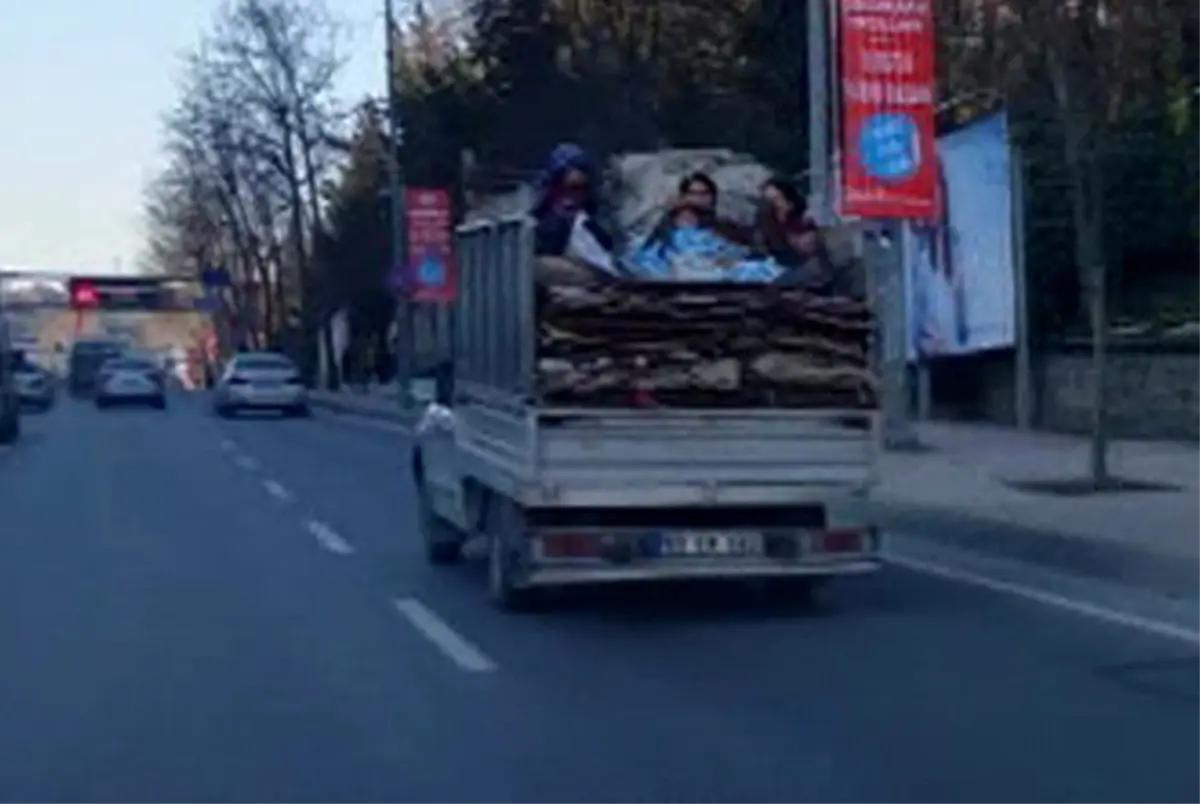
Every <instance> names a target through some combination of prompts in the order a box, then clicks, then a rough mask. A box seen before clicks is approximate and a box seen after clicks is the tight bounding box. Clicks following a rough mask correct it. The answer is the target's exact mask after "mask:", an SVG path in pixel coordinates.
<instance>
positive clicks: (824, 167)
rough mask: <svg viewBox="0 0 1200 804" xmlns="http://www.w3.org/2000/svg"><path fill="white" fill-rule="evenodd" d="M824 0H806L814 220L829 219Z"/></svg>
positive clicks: (829, 195)
mask: <svg viewBox="0 0 1200 804" xmlns="http://www.w3.org/2000/svg"><path fill="white" fill-rule="evenodd" d="M826 13H827V0H808V25H807V28H808V32H807V34H808V175H809V207H810V209H811V210H812V213H813V217H814V218H815V219H816V221H817V223H819V224H821V225H822V226H828V225H830V224H831V223H833V221H832V207H833V201H832V194H831V192H830V181H829V154H830V149H829V114H830V105H829V53H830V50H831V48H830V47H829V31H828V27H829V26H828V25H827V24H826V23H827V20H826Z"/></svg>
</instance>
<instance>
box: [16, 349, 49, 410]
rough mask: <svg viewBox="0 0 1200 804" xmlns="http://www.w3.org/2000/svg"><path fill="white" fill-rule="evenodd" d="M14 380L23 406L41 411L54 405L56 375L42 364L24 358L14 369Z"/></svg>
mask: <svg viewBox="0 0 1200 804" xmlns="http://www.w3.org/2000/svg"><path fill="white" fill-rule="evenodd" d="M13 382H14V383H15V385H16V388H17V398H18V399H20V400H21V405H22V406H23V407H26V408H29V409H32V410H39V411H47V410H50V408H52V407H54V376H53V375H52V374H51V373H50V372H48V371H46V370H45V369H44V368H42V367H41V366H38V365H36V364H34V363H31V362H29V360H27V359H24V358H22V359H21V360H20V361H19V362H18V363H17V366H16V368H14V369H13Z"/></svg>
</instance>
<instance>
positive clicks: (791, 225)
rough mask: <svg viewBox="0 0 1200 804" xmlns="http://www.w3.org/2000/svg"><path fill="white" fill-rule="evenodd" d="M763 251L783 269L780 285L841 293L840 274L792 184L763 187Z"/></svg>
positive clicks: (771, 181) (772, 183)
mask: <svg viewBox="0 0 1200 804" xmlns="http://www.w3.org/2000/svg"><path fill="white" fill-rule="evenodd" d="M757 246H758V248H759V250H760V251H762V252H764V253H765V254H766V255H768V256H769V257H770V258H771V259H772V260H774V261H775V262H776V263H778V264H779V265H780V266H781V267H782V268H783V274H782V275H781V276H780V277H779V279H778V280H777V283H778V284H782V285H791V286H798V287H804V288H808V289H810V290H814V291H818V292H820V291H826V292H838V291H839V290H840V288H839V287H838V285H839V284H840V283H839V278H840V277H839V272H838V270H837V268H836V266H835V265H834V263H833V260H832V259H831V258H830V255H829V249H828V248H827V246H826V244H825V237H824V235H823V234H822V233H821V229H820V227H819V226H817V224H816V222H814V221H813V219H812V217H811V216H809V214H808V202H807V201H805V199H804V196H803V195H801V193H800V191H799V190H798V189H796V186H795V185H794V184H792V183H791V182H790V181H788V180H786V179H783V178H780V177H774V178H771V179H768V180H767V181H766V182H765V183H764V184H763V186H762V211H761V213H760V216H759V224H758V243H757Z"/></svg>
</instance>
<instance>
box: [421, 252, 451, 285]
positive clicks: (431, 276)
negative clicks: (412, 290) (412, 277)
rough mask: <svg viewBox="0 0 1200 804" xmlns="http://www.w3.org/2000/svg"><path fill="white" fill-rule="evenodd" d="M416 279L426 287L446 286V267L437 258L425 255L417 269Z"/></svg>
mask: <svg viewBox="0 0 1200 804" xmlns="http://www.w3.org/2000/svg"><path fill="white" fill-rule="evenodd" d="M417 277H418V278H419V279H420V280H421V284H422V285H424V286H426V287H434V288H438V287H441V286H442V285H444V284H446V265H445V263H443V262H442V261H441V260H440V259H439V258H438V257H437V256H435V255H433V254H426V255H425V259H423V260H421V265H420V267H419V268H418V269H417Z"/></svg>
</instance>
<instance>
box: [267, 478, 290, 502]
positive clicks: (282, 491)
mask: <svg viewBox="0 0 1200 804" xmlns="http://www.w3.org/2000/svg"><path fill="white" fill-rule="evenodd" d="M263 488H265V489H266V490H267V493H268V494H270V495H271V496H272V497H274V498H275V499H277V500H279V501H280V502H287V501H288V500H290V499H292V493H291V492H290V491H288V490H287V489H286V488H284V487H283V485H282V484H281V483H277V482H276V481H274V480H264V481H263Z"/></svg>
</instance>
